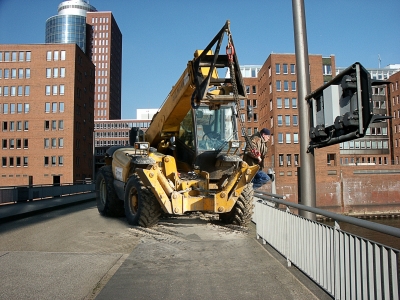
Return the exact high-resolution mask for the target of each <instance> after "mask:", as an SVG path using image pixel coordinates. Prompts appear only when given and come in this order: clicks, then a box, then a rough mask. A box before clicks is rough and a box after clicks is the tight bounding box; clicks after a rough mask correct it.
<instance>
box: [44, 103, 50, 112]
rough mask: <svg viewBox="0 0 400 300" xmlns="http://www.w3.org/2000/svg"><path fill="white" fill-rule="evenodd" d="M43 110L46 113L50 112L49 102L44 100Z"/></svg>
mask: <svg viewBox="0 0 400 300" xmlns="http://www.w3.org/2000/svg"><path fill="white" fill-rule="evenodd" d="M44 111H45V112H46V113H49V112H50V102H46V103H45V105H44Z"/></svg>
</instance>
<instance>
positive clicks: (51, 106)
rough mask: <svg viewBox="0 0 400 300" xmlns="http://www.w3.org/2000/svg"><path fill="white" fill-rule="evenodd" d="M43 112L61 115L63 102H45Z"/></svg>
mask: <svg viewBox="0 0 400 300" xmlns="http://www.w3.org/2000/svg"><path fill="white" fill-rule="evenodd" d="M44 112H45V113H50V112H52V113H56V112H60V113H63V112H64V102H46V103H45V104H44Z"/></svg>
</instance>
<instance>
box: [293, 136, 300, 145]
mask: <svg viewBox="0 0 400 300" xmlns="http://www.w3.org/2000/svg"><path fill="white" fill-rule="evenodd" d="M293 143H295V144H298V143H299V134H298V133H293Z"/></svg>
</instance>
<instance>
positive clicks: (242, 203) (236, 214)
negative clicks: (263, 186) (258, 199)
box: [219, 183, 254, 227]
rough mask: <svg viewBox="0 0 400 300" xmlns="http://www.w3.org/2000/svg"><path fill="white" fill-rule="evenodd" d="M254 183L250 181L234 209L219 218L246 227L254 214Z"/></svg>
mask: <svg viewBox="0 0 400 300" xmlns="http://www.w3.org/2000/svg"><path fill="white" fill-rule="evenodd" d="M253 194H254V190H253V184H252V183H248V184H247V185H246V187H245V188H244V189H243V191H242V193H241V194H240V196H239V198H238V199H237V201H236V203H235V205H234V206H233V208H232V210H231V211H230V212H228V213H224V214H220V215H219V219H220V220H221V221H222V222H224V223H226V224H234V225H238V226H243V227H246V226H248V225H249V223H250V221H251V217H252V215H253V208H254V204H253Z"/></svg>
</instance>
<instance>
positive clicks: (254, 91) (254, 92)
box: [252, 85, 257, 94]
mask: <svg viewBox="0 0 400 300" xmlns="http://www.w3.org/2000/svg"><path fill="white" fill-rule="evenodd" d="M252 89H253V94H257V86H255V85H253V86H252Z"/></svg>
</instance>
